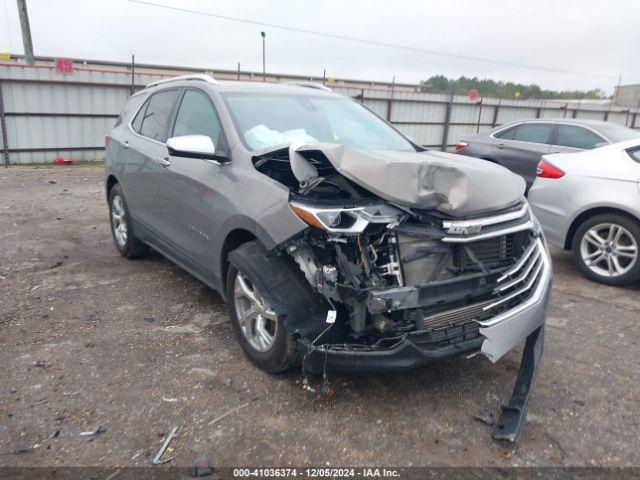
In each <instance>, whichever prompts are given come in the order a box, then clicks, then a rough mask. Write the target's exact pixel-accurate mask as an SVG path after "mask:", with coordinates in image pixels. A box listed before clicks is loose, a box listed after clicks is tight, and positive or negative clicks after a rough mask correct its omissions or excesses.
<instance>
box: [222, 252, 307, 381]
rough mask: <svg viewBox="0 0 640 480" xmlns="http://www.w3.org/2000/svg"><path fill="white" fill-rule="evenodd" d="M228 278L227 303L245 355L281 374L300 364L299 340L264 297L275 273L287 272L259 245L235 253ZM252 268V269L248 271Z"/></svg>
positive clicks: (262, 367)
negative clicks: (282, 270)
mask: <svg viewBox="0 0 640 480" xmlns="http://www.w3.org/2000/svg"><path fill="white" fill-rule="evenodd" d="M231 257H232V258H233V259H234V260H235V262H234V263H236V264H237V265H247V267H243V266H236V265H234V263H232V264H231V265H230V266H229V271H228V274H227V302H228V305H229V314H230V316H231V323H232V326H233V330H234V333H235V334H236V337H237V339H238V341H239V342H240V346H241V347H242V349H243V350H244V353H245V354H246V355H247V357H249V359H250V360H251V361H252V362H253V363H254V364H255V365H256V366H257V367H259V368H261V369H263V370H265V371H267V372H270V373H278V372H282V371H285V370H288V369H290V368H292V367H294V366H295V365H297V364H298V363H299V356H298V351H297V339H296V337H295V336H294V335H293V334H291V333H290V332H289V331H288V330H287V328H286V327H285V325H284V321H283V318H282V317H281V316H280V315H278V314H276V312H275V311H274V309H273V308H272V305H271V302H270V301H269V300H268V298H267V297H270V295H265V294H268V293H272V292H267V288H268V286H269V285H271V283H272V279H273V278H274V275H275V274H276V272H274V269H280V268H286V267H285V266H284V265H282V264H281V262H282V260H281V259H279V258H277V257H276V256H274V255H270V254H269V253H268V252H267V251H266V250H265V249H264V248H262V247H261V246H260V245H259V244H258V243H256V242H248V243H246V244H244V245H242V246H240V247H239V248H237V249H236V250H234V251H233V252H231ZM249 266H250V267H249Z"/></svg>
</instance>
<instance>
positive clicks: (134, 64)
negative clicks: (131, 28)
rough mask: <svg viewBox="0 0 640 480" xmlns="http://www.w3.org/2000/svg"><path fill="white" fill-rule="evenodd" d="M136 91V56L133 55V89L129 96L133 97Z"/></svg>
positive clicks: (131, 88)
mask: <svg viewBox="0 0 640 480" xmlns="http://www.w3.org/2000/svg"><path fill="white" fill-rule="evenodd" d="M135 91H136V56H135V55H134V54H131V87H130V88H129V95H133V94H134V93H135Z"/></svg>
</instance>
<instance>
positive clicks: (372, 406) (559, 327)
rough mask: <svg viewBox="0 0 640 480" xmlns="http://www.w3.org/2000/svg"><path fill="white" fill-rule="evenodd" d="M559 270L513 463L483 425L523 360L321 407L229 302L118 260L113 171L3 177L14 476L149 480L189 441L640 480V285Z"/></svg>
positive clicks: (219, 449) (388, 383)
mask: <svg viewBox="0 0 640 480" xmlns="http://www.w3.org/2000/svg"><path fill="white" fill-rule="evenodd" d="M553 259H554V265H555V272H556V277H555V285H554V290H553V297H552V304H551V309H550V312H549V318H548V329H547V339H546V347H545V348H546V351H545V356H544V359H543V363H542V368H541V371H540V376H539V377H538V381H537V385H536V389H535V392H534V395H533V398H532V402H531V404H530V415H529V424H528V426H527V429H526V431H525V433H524V435H523V438H522V440H521V442H520V443H519V445H518V446H517V447H516V448H507V447H504V446H500V445H497V444H495V443H493V442H492V441H491V439H490V436H489V433H490V429H489V427H487V426H486V425H484V424H482V423H480V422H478V421H476V420H474V419H473V414H475V413H478V412H480V411H481V410H482V409H483V408H491V409H493V410H494V412H496V411H497V408H498V406H499V404H500V403H501V402H505V401H506V400H507V399H508V396H509V394H510V391H511V388H512V385H513V382H514V380H515V374H516V371H517V367H518V365H519V361H520V350H518V351H517V352H512V353H510V354H509V355H508V356H507V357H506V358H504V359H503V360H502V361H500V362H499V363H497V364H495V365H493V364H491V363H490V362H489V361H488V360H486V359H484V358H481V357H474V358H472V359H469V360H467V359H458V360H455V361H451V362H448V363H446V364H442V365H436V366H432V367H429V368H423V369H420V370H417V371H414V372H410V373H404V374H401V375H385V376H382V375H378V376H375V375H371V376H351V377H350V376H335V377H333V378H332V380H333V382H334V385H335V388H336V393H335V395H334V397H333V398H331V399H328V400H327V399H323V398H319V397H317V396H314V395H312V394H310V393H307V392H305V391H304V390H303V389H302V377H301V375H300V372H291V373H288V374H285V375H280V376H272V375H268V374H266V373H263V372H262V371H260V370H258V369H256V368H255V367H253V366H252V365H251V364H250V363H249V362H248V361H247V360H245V358H244V357H243V354H242V352H241V350H240V348H239V346H238V345H237V343H236V341H235V339H234V338H233V334H232V331H231V326H230V324H229V319H228V316H227V313H226V306H225V304H224V303H223V302H222V300H221V299H220V297H219V296H218V295H217V294H216V293H215V292H213V291H211V290H209V289H208V288H206V287H205V286H203V285H202V284H201V283H199V282H198V281H197V280H195V279H194V278H193V277H191V276H190V275H188V274H187V273H185V272H183V271H181V270H180V269H179V268H177V267H175V266H174V265H173V264H171V263H170V262H169V261H167V260H165V259H164V258H162V257H161V256H159V255H158V254H151V255H149V256H148V257H147V258H145V259H142V260H137V261H129V260H125V259H123V258H121V257H120V256H119V255H118V254H117V252H116V250H115V248H114V247H113V246H112V241H111V237H110V233H109V227H108V219H107V208H106V202H105V199H104V193H103V186H102V169H101V168H100V167H95V166H77V167H56V168H33V167H11V168H8V169H2V170H0V302H1V307H0V344H1V345H2V348H1V349H0V365H2V373H0V418H1V420H0V465H5V466H7V465H11V466H20V465H42V466H45V465H46V466H52V465H55V466H62V465H72V466H78V465H81V466H89V465H99V466H129V465H130V466H142V465H149V464H150V461H151V458H152V457H153V455H154V454H155V452H156V451H157V449H158V448H159V447H160V444H161V442H162V437H163V435H164V434H165V433H166V432H168V431H169V430H170V429H171V428H172V427H173V426H177V427H178V437H177V439H176V440H175V441H174V442H173V443H172V445H171V446H172V447H173V452H172V455H175V456H176V460H175V462H176V463H177V464H180V465H186V464H188V463H189V462H190V461H191V459H192V458H193V456H194V455H195V454H198V453H206V454H208V455H210V456H211V457H212V458H213V460H214V463H215V464H216V465H224V466H238V465H251V466H271V465H282V466H284V465H298V466H300V465H315V466H320V465H325V464H330V465H354V466H355V465H395V466H411V465H442V466H450V465H486V466H493V465H500V466H511V465H608V466H618V465H635V466H638V465H640V439H639V436H638V431H639V428H638V422H639V421H640V420H639V419H640V403H639V402H638V399H640V368H639V367H640V348H639V339H640V315H638V312H639V311H640V285H638V286H635V287H633V288H629V289H614V288H608V287H604V286H601V285H596V284H594V283H590V282H589V281H587V280H585V279H583V278H582V277H581V276H579V274H578V273H577V271H576V268H575V267H574V266H573V264H572V261H571V257H570V255H569V254H567V253H565V252H561V251H557V250H554V252H553ZM314 382H317V380H314ZM236 407H242V408H240V409H238V410H236V411H234V412H232V413H231V414H229V415H227V416H226V417H224V418H222V419H219V420H217V421H215V422H214V423H213V424H210V422H212V420H215V419H216V418H217V417H219V416H221V415H223V414H225V413H226V412H228V411H230V410H232V409H234V408H236ZM100 426H102V427H103V428H104V429H106V432H104V433H101V434H99V435H97V436H82V435H81V434H80V433H81V432H85V431H91V430H96V429H98V427H100ZM21 449H26V450H21ZM20 452H24V453H20Z"/></svg>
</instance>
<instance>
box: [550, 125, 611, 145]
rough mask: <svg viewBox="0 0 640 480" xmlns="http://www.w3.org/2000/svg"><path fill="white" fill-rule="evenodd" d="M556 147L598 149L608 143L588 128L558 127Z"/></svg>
mask: <svg viewBox="0 0 640 480" xmlns="http://www.w3.org/2000/svg"><path fill="white" fill-rule="evenodd" d="M555 143H556V145H562V146H563V147H573V148H584V149H592V148H596V146H597V145H598V144H599V143H607V142H606V141H605V140H604V139H603V138H602V137H601V136H599V135H596V134H595V133H593V132H592V131H591V130H587V129H586V128H582V127H576V126H574V125H558V133H557V138H556V142H555Z"/></svg>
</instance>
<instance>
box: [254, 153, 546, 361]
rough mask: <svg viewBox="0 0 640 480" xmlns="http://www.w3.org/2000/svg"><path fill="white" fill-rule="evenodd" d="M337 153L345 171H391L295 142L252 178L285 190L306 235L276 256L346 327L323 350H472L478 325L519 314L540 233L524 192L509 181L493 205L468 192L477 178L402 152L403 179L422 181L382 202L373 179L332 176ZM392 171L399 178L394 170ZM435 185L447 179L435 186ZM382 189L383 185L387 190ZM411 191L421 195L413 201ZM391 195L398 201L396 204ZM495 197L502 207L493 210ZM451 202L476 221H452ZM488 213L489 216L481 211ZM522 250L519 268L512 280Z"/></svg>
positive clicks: (262, 160)
mask: <svg viewBox="0 0 640 480" xmlns="http://www.w3.org/2000/svg"><path fill="white" fill-rule="evenodd" d="M353 152H355V153H353ZM338 154H339V156H340V158H341V161H342V163H341V164H342V165H346V164H352V163H354V162H355V164H356V165H358V163H357V162H356V161H355V160H353V159H351V156H355V158H357V160H358V161H359V162H361V163H362V162H367V160H368V166H369V168H370V169H372V170H376V168H377V169H378V170H380V168H378V167H379V163H383V164H388V163H389V162H388V161H387V160H386V158H385V159H384V160H382V162H377V161H376V157H378V158H379V155H378V156H376V155H371V156H370V157H369V158H367V155H368V154H367V153H365V152H360V151H355V150H353V151H350V150H349V149H346V148H345V147H343V146H334V145H330V144H314V145H300V144H292V145H291V146H288V147H282V148H279V149H273V150H271V151H269V152H266V153H261V154H259V155H257V156H254V158H253V162H254V166H255V167H256V168H257V169H258V171H260V172H262V173H264V174H266V175H268V176H269V177H271V178H272V179H274V180H276V181H278V182H280V183H282V184H283V185H285V186H286V187H287V188H288V189H289V190H290V207H291V209H292V210H293V211H294V212H295V213H296V214H297V215H298V216H299V217H300V218H301V219H303V220H304V221H305V222H306V223H307V224H309V225H310V226H311V227H312V228H308V229H306V230H304V231H303V232H301V233H300V234H298V235H296V236H295V237H293V238H291V239H289V240H288V241H286V242H284V243H283V244H282V245H280V246H279V247H278V248H279V251H280V252H281V253H282V254H283V255H288V256H289V257H290V258H292V259H293V260H294V261H295V262H296V264H297V265H298V267H299V268H300V270H301V271H302V273H303V274H304V276H305V278H306V279H307V281H308V283H309V284H310V285H311V286H312V288H313V289H315V290H316V291H317V292H318V293H319V294H321V295H322V297H324V299H326V301H327V302H328V304H329V305H330V306H331V307H330V309H329V310H330V313H329V314H328V318H327V322H329V323H332V322H333V321H334V320H335V319H337V321H338V322H339V323H340V324H341V327H340V328H341V334H340V335H338V336H337V337H336V336H335V334H334V335H333V336H332V337H331V338H332V341H331V343H323V344H322V348H324V349H340V350H345V349H346V350H348V349H360V348H363V347H365V346H366V347H367V348H373V349H375V348H377V347H388V346H390V345H393V344H394V342H396V341H398V340H399V339H401V338H404V337H406V336H407V335H410V336H412V339H413V341H414V342H417V343H420V344H421V345H423V346H424V347H425V348H434V349H435V348H441V347H444V346H452V345H457V344H460V345H463V344H465V348H466V349H468V348H469V343H468V342H470V341H474V340H478V339H479V338H480V325H479V323H478V320H483V319H488V318H491V317H493V316H495V315H497V314H499V313H501V312H504V311H506V310H508V309H510V308H512V307H514V306H515V305H517V304H518V303H520V302H522V300H523V299H524V298H526V297H527V296H528V295H529V294H530V293H531V290H532V287H533V286H534V285H533V284H534V283H535V282H536V281H537V279H538V277H539V276H540V275H539V274H540V271H541V268H542V258H541V257H540V255H539V252H537V251H535V252H534V249H535V248H534V247H535V245H536V239H537V237H538V236H539V232H537V231H536V230H535V228H534V226H533V223H532V221H531V218H530V213H529V211H528V207H527V205H526V203H524V202H523V197H522V193H523V190H524V187H523V186H522V188H520V189H518V188H515V189H514V188H513V187H512V185H513V183H512V182H507V184H508V187H505V188H506V189H496V188H495V187H494V190H496V191H495V195H493V200H491V202H489V201H488V200H485V201H484V202H480V201H479V200H477V199H475V198H469V195H467V194H466V193H465V192H464V191H463V190H465V189H466V190H468V184H469V183H470V182H473V181H474V180H473V179H470V178H469V177H468V174H464V175H463V174H460V173H459V171H458V170H457V169H456V168H455V165H453V166H452V165H451V164H447V165H444V166H443V165H442V164H439V165H440V166H441V167H442V170H444V171H445V174H442V173H441V172H438V170H437V169H435V168H434V167H433V161H432V159H425V160H424V161H422V160H421V158H420V154H419V153H412V154H410V153H407V154H406V155H404V154H403V158H404V163H405V164H407V163H409V164H410V172H420V171H423V172H427V173H426V174H425V175H426V176H427V177H428V178H425V179H423V180H424V181H422V182H418V183H420V184H421V186H417V187H416V186H415V182H413V183H414V186H412V185H411V184H412V181H411V180H409V181H407V182H406V183H407V186H406V187H405V189H404V190H405V191H404V192H402V189H394V188H391V189H390V190H391V192H392V193H389V189H387V193H386V197H387V199H385V200H383V199H381V198H380V196H378V195H376V194H373V193H371V191H370V190H371V189H374V190H375V189H376V188H377V187H376V186H375V185H371V179H369V181H368V183H366V182H362V181H358V182H356V181H354V180H350V179H349V178H347V176H345V175H343V174H341V173H339V172H338V171H337V169H336V167H335V166H334V163H335V158H332V156H333V157H335V156H336V155H338ZM443 158H445V159H446V160H448V159H447V158H446V157H443ZM332 160H333V161H332ZM421 162H422V163H424V164H429V165H430V167H429V168H423V166H422V165H421ZM449 162H450V160H449ZM450 163H452V162H450ZM365 164H366V163H365ZM376 165H378V167H376ZM358 170H359V169H358ZM392 170H395V171H396V173H398V166H397V165H394V166H393V167H392ZM467 170H468V169H467V168H466V166H465V169H464V171H465V172H466V171H467ZM460 171H462V170H460ZM451 172H453V173H451ZM345 173H347V172H345ZM347 175H348V173H347ZM349 176H350V175H349ZM383 177H384V175H383ZM438 177H440V178H441V179H442V178H443V177H447V178H444V180H442V181H441V182H440V186H438V185H439V183H438V182H439V181H438V180H437V178H438ZM405 178H408V177H405ZM452 178H454V179H456V181H455V182H453V183H452V180H451V179H452ZM482 181H484V182H485V183H486V179H482ZM394 182H395V183H398V184H400V183H401V182H399V181H398V180H394ZM443 182H444V186H442V185H441V184H442V183H443ZM456 182H457V183H456ZM493 182H495V179H494V181H493ZM383 183H384V185H380V187H379V188H386V187H388V184H389V182H388V181H386V180H384V181H383ZM461 184H462V185H464V186H465V189H462V188H461ZM518 185H519V184H517V186H518ZM365 186H366V187H367V188H365ZM485 188H486V185H485ZM415 189H417V190H418V191H419V192H418V193H417V194H416V195H413V193H415V192H414V190H415ZM395 190H398V195H399V196H401V197H402V198H400V199H398V201H397V202H392V201H391V200H389V199H395V197H394V195H395V193H393V192H395ZM474 195H475V194H474ZM411 197H415V198H416V202H417V203H415V204H413V205H411V206H410V205H407V201H406V199H407V198H411ZM496 198H497V199H498V200H497V201H498V202H499V206H500V207H504V208H500V209H499V210H498V211H496V209H495V208H494V207H493V205H495V202H496V200H495V199H496ZM403 203H404V204H403ZM453 206H457V208H458V209H459V210H462V211H463V212H469V211H474V210H475V211H474V215H465V216H464V217H462V218H460V217H454V216H453V215H452V214H451V211H452V207H453ZM487 210H491V211H492V216H491V217H483V216H481V215H479V214H478V213H477V212H484V211H487ZM527 253H528V256H527V258H526V262H523V264H522V265H520V268H518V269H517V270H515V271H513V272H511V273H509V271H510V270H513V267H514V266H517V263H518V261H519V260H521V259H522V258H524V256H525V255H526V254H527ZM534 253H535V255H534ZM498 280H500V281H501V282H504V283H502V285H498ZM515 280H517V281H515ZM531 280H533V281H531ZM505 286H506V288H504V287H505ZM523 287H527V288H523ZM331 310H333V312H334V313H331ZM329 317H332V318H329ZM306 340H307V341H309V342H311V340H312V339H306ZM477 346H479V343H478V344H477V345H476V347H477ZM488 356H489V358H491V359H492V360H493V361H495V360H497V358H499V356H498V355H493V356H492V355H488ZM492 357H493V358H492Z"/></svg>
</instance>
